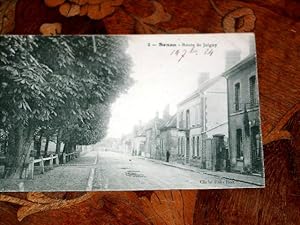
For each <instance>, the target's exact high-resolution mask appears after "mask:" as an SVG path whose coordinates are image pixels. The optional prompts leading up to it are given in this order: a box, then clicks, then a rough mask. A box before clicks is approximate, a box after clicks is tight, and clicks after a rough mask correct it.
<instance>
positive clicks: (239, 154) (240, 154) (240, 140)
mask: <svg viewBox="0 0 300 225" xmlns="http://www.w3.org/2000/svg"><path fill="white" fill-rule="evenodd" d="M242 143H243V137H242V129H237V130H236V158H237V159H241V158H242V157H243V149H242Z"/></svg>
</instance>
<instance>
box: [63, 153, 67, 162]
mask: <svg viewBox="0 0 300 225" xmlns="http://www.w3.org/2000/svg"><path fill="white" fill-rule="evenodd" d="M66 162H67V156H66V153H63V154H62V163H63V164H65V163H66Z"/></svg>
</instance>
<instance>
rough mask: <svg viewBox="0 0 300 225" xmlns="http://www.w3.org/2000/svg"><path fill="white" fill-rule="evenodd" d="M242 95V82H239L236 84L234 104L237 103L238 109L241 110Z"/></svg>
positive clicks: (236, 108) (236, 107)
mask: <svg viewBox="0 0 300 225" xmlns="http://www.w3.org/2000/svg"><path fill="white" fill-rule="evenodd" d="M240 95H241V85H240V83H237V84H235V85H234V105H235V110H236V111H239V110H240V109H241V107H240Z"/></svg>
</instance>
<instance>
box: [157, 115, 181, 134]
mask: <svg viewBox="0 0 300 225" xmlns="http://www.w3.org/2000/svg"><path fill="white" fill-rule="evenodd" d="M176 126H177V115H176V114H175V115H173V116H171V118H170V119H169V120H167V121H165V123H164V124H163V125H162V126H161V127H160V130H167V129H170V128H176Z"/></svg>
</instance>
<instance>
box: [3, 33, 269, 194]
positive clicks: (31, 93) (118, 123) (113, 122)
mask: <svg viewBox="0 0 300 225" xmlns="http://www.w3.org/2000/svg"><path fill="white" fill-rule="evenodd" d="M264 186H265V176H264V161H263V145H262V134H261V122H260V107H259V87H258V76H257V62H256V47H255V36H254V34H253V33H243V34H239V33H234V34H189V35H82V36H71V35H70V36H68V35H67V36H48V37H46V36H34V35H21V36H20V35H13V36H0V192H27V191H34V192H39V191H44V192H48V191H55V192H57V191H126V190H130V191H131V190H171V189H232V188H264Z"/></svg>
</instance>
